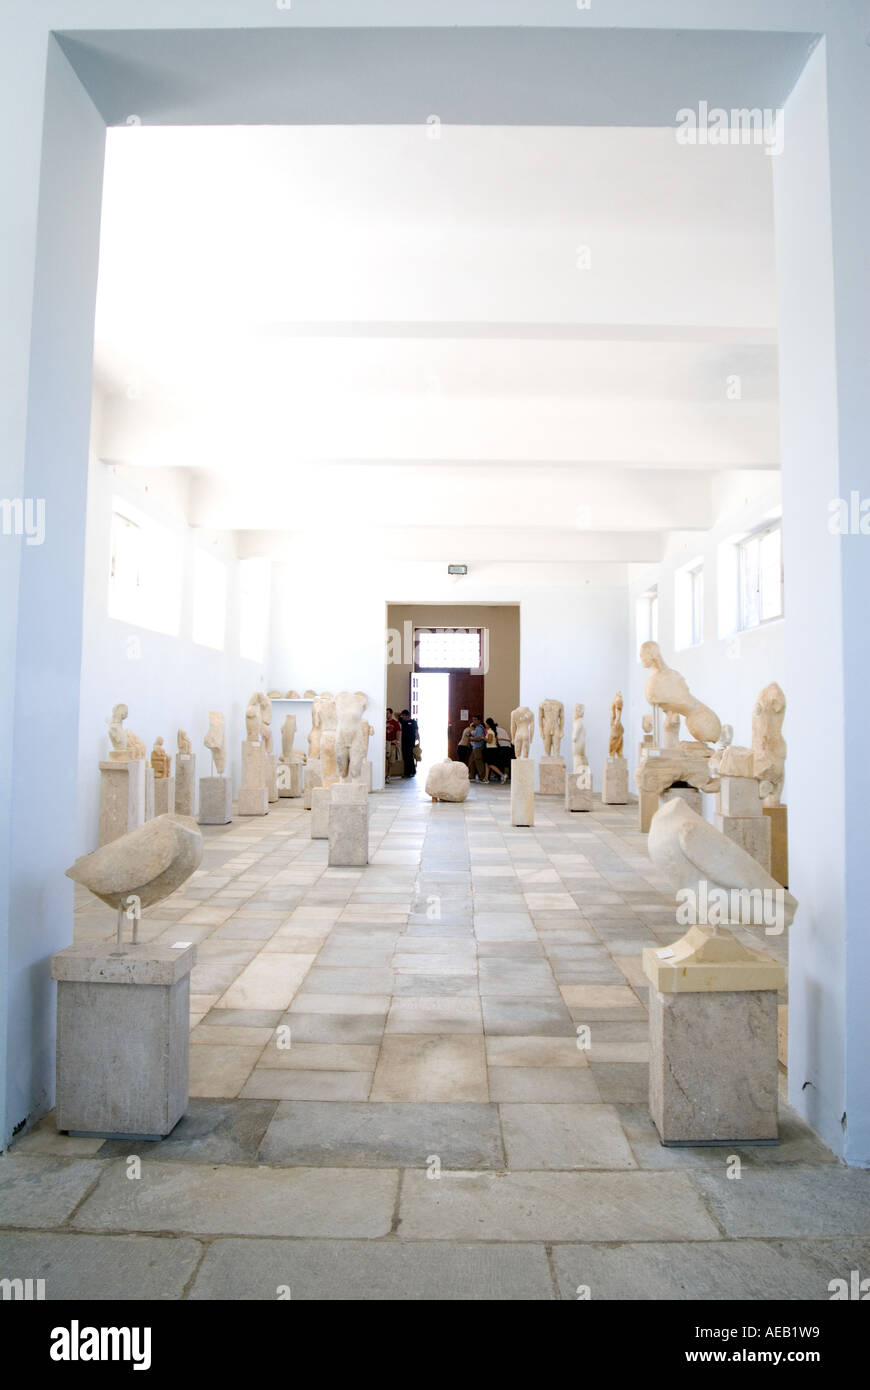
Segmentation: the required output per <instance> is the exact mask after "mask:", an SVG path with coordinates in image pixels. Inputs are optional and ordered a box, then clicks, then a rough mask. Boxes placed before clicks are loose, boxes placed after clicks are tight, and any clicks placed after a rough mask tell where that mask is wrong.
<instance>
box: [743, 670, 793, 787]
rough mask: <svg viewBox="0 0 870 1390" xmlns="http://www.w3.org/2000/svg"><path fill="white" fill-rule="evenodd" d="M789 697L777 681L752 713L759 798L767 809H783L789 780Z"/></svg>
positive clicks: (765, 688)
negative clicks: (786, 726) (784, 730)
mask: <svg viewBox="0 0 870 1390" xmlns="http://www.w3.org/2000/svg"><path fill="white" fill-rule="evenodd" d="M784 718H785V695H784V694H783V691H782V688H781V687H780V686H778V685H777V683H776V681H771V683H770V685H766V686H765V687H764V689H763V690H762V692H761V694H760V695H759V696H758V699H757V700H756V702H755V708H754V709H753V711H752V751H753V754H754V755H755V756H754V763H755V776H756V777H757V778H758V780H759V787H758V790H759V794H760V796H761V800H762V803H763V804H764V805H765V806H779V804H780V798H781V796H782V784H783V781H784V779H785V755H786V751H787V748H786V742H785V739H784V738H783V736H782V721H783V719H784Z"/></svg>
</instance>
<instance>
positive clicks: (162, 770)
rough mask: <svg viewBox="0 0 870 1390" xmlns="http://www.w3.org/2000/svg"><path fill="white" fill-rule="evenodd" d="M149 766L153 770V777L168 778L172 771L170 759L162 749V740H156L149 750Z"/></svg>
mask: <svg viewBox="0 0 870 1390" xmlns="http://www.w3.org/2000/svg"><path fill="white" fill-rule="evenodd" d="M151 766H152V767H153V769H154V776H155V777H161V778H162V777H169V776H170V773H171V770H172V759H171V758H170V756H169V754H168V753H167V751H166V749H165V748H164V747H163V739H162V738H156V739H155V740H154V747H153V748H152V749H151Z"/></svg>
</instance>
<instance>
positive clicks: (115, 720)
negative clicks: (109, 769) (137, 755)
mask: <svg viewBox="0 0 870 1390" xmlns="http://www.w3.org/2000/svg"><path fill="white" fill-rule="evenodd" d="M128 713H129V711H128V709H127V706H126V705H115V707H114V709H113V710H112V720H111V723H110V724H109V742H110V743H111V745H112V751H111V752H110V753H109V761H110V762H112V763H126V762H128V761H129V758H130V750H129V747H128V740H127V730H126V729H125V728H124V720H125V719H126V718H127V715H128Z"/></svg>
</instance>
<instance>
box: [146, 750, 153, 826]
mask: <svg viewBox="0 0 870 1390" xmlns="http://www.w3.org/2000/svg"><path fill="white" fill-rule="evenodd" d="M144 766H145V819H146V820H153V819H154V768H153V767H151V765H150V763H145V764H144Z"/></svg>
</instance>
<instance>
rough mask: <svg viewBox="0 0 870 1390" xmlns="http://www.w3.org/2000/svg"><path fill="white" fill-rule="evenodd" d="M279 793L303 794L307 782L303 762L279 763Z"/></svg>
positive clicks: (283, 794)
mask: <svg viewBox="0 0 870 1390" xmlns="http://www.w3.org/2000/svg"><path fill="white" fill-rule="evenodd" d="M277 781H278V795H279V797H284V796H294V797H295V796H301V795H302V791H303V787H304V782H305V766H304V764H303V763H279V764H278V772H277Z"/></svg>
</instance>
